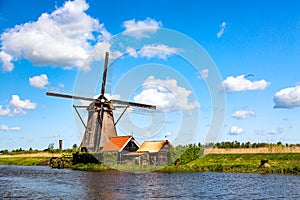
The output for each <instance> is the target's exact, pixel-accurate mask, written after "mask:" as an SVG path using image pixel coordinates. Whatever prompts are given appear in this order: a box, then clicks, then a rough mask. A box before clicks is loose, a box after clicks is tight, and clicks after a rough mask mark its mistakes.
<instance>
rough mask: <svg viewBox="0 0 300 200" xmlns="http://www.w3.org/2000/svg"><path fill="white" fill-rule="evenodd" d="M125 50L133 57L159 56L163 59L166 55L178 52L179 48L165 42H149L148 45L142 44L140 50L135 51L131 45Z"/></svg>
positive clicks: (149, 57)
mask: <svg viewBox="0 0 300 200" xmlns="http://www.w3.org/2000/svg"><path fill="white" fill-rule="evenodd" d="M126 52H127V53H128V54H129V55H130V56H132V57H134V58H137V57H145V58H148V59H151V58H160V59H163V60H166V59H167V57H168V56H171V55H173V54H177V53H178V52H180V49H178V48H174V47H169V46H167V45H165V44H150V45H144V46H143V47H142V48H141V49H140V50H138V51H136V50H135V49H133V48H131V47H127V48H126Z"/></svg>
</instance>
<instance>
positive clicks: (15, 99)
mask: <svg viewBox="0 0 300 200" xmlns="http://www.w3.org/2000/svg"><path fill="white" fill-rule="evenodd" d="M9 105H10V106H12V107H15V108H21V109H31V110H32V109H35V108H36V106H37V103H33V102H31V101H30V100H29V99H25V100H24V101H23V100H21V99H20V97H19V96H18V95H12V97H11V100H10V103H9Z"/></svg>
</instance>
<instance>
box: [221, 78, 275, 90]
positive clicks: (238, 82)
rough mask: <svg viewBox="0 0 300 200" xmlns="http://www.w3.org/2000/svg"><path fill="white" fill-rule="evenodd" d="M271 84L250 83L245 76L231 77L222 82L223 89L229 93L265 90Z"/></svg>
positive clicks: (261, 82) (263, 82) (262, 81)
mask: <svg viewBox="0 0 300 200" xmlns="http://www.w3.org/2000/svg"><path fill="white" fill-rule="evenodd" d="M270 84H271V83H270V82H267V81H265V80H259V81H250V80H248V79H246V76H245V75H243V74H242V75H240V76H237V77H233V76H229V77H227V78H226V79H225V80H224V81H223V82H222V87H223V88H224V89H225V91H227V92H239V91H247V90H264V89H266V88H267V87H268V86H269V85H270Z"/></svg>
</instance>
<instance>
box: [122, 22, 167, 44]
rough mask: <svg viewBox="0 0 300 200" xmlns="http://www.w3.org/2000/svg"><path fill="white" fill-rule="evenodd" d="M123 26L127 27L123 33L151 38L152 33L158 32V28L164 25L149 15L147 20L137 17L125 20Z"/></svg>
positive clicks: (138, 37)
mask: <svg viewBox="0 0 300 200" xmlns="http://www.w3.org/2000/svg"><path fill="white" fill-rule="evenodd" d="M123 26H124V28H125V31H124V32H123V35H128V36H131V37H135V38H137V39H141V38H149V37H150V35H152V34H154V33H156V31H157V29H158V28H161V27H162V22H161V21H156V20H154V19H151V18H149V17H148V18H147V19H146V20H141V21H136V20H135V19H132V20H128V21H125V22H124V23H123Z"/></svg>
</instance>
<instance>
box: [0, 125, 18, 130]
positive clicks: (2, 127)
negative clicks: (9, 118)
mask: <svg viewBox="0 0 300 200" xmlns="http://www.w3.org/2000/svg"><path fill="white" fill-rule="evenodd" d="M20 130H21V128H20V127H19V126H15V127H8V126H6V125H3V124H2V125H1V126H0V131H20Z"/></svg>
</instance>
